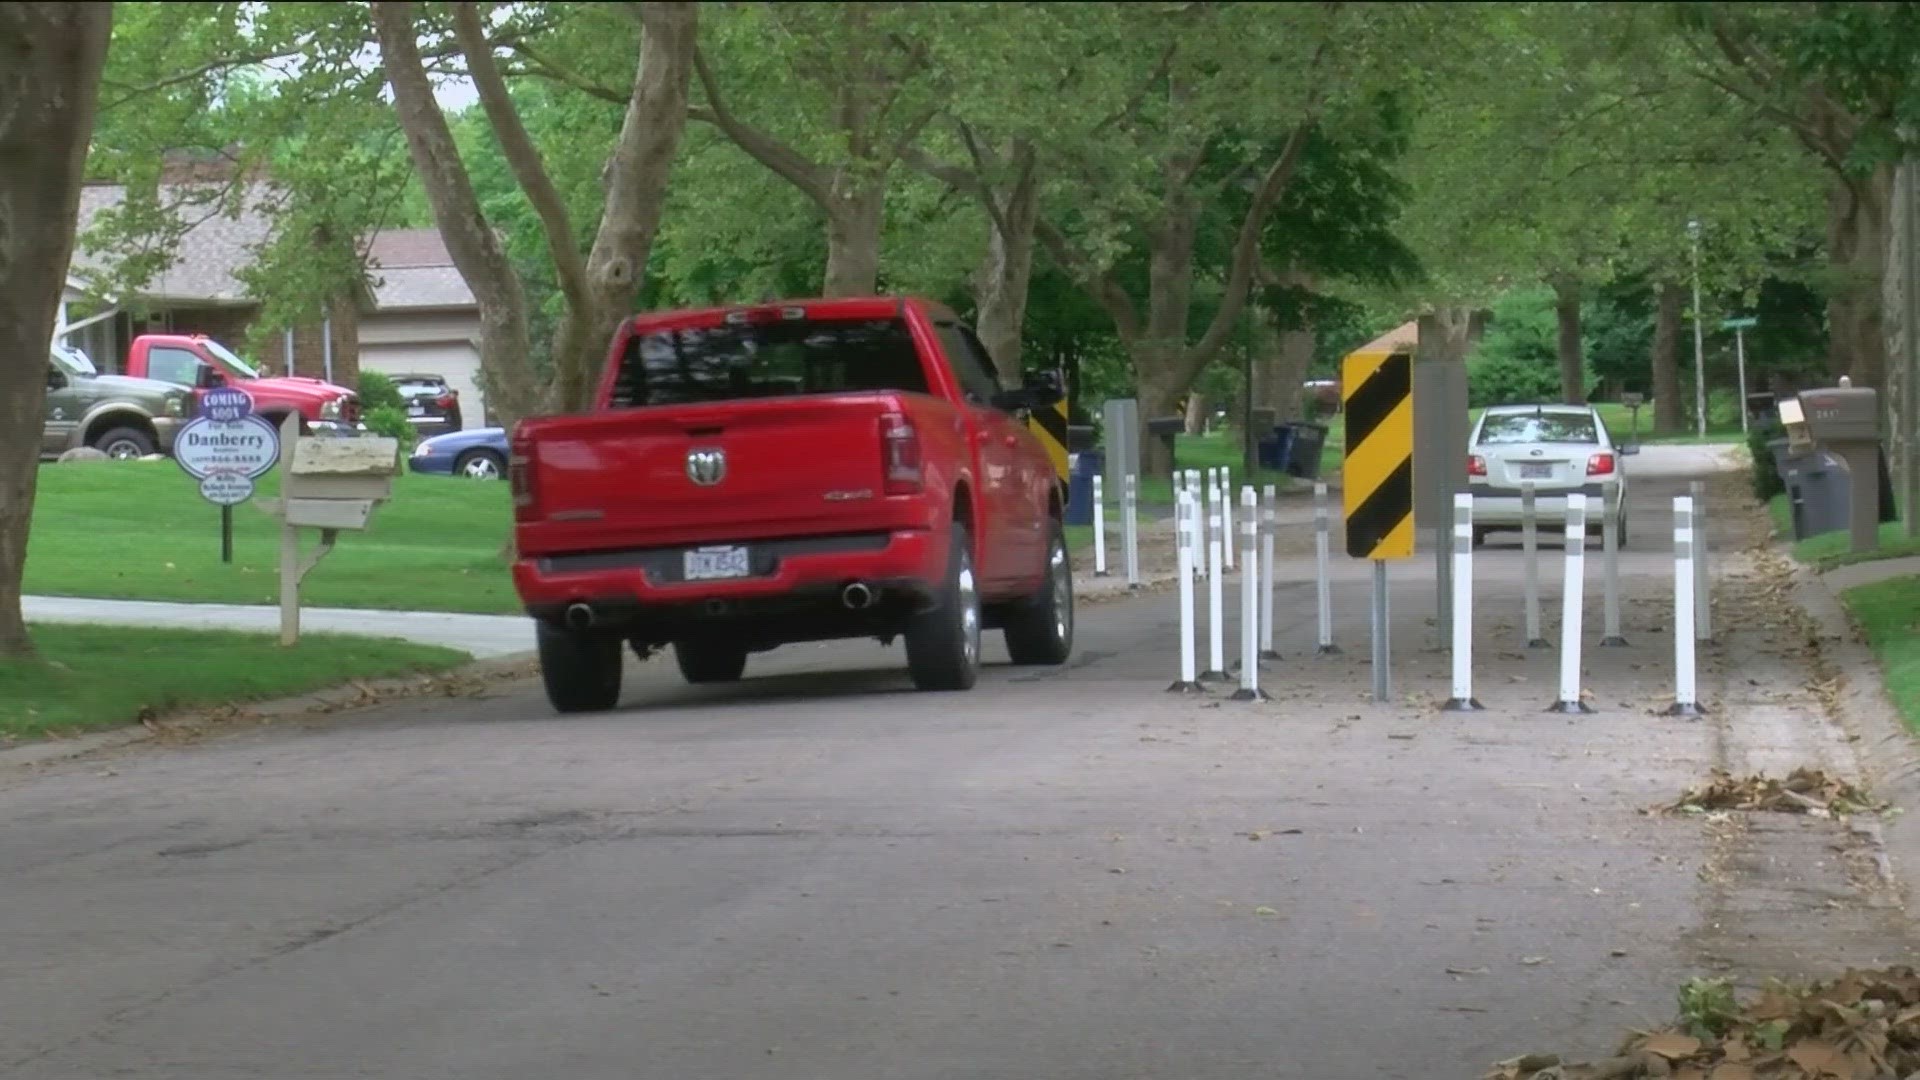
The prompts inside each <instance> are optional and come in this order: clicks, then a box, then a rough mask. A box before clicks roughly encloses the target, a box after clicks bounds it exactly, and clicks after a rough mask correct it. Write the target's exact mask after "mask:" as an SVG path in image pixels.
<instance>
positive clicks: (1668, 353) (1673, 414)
mask: <svg viewBox="0 0 1920 1080" xmlns="http://www.w3.org/2000/svg"><path fill="white" fill-rule="evenodd" d="M1686 302H1687V296H1686V290H1685V289H1684V288H1682V287H1681V286H1679V285H1677V284H1674V283H1673V282H1663V283H1662V284H1661V285H1660V290H1659V298H1658V300H1657V302H1656V304H1655V306H1654V313H1653V357H1652V361H1653V430H1654V431H1655V433H1657V434H1660V435H1679V434H1681V433H1682V432H1684V431H1685V429H1686V426H1687V413H1686V408H1685V407H1684V403H1683V401H1682V400H1681V396H1680V317H1681V313H1682V312H1683V311H1684V310H1685V308H1686Z"/></svg>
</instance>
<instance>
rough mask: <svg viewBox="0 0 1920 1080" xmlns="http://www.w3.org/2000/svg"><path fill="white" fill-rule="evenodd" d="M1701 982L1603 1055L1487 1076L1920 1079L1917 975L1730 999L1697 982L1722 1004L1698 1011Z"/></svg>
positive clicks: (1852, 977) (1893, 971)
mask: <svg viewBox="0 0 1920 1080" xmlns="http://www.w3.org/2000/svg"><path fill="white" fill-rule="evenodd" d="M1701 985H1702V984H1700V983H1698V982H1696V983H1694V984H1689V986H1688V988H1687V989H1686V990H1683V991H1682V995H1681V996H1682V1001H1683V1003H1686V1002H1688V1001H1689V1000H1691V1002H1692V1007H1690V1008H1687V1009H1683V1016H1682V1017H1681V1019H1680V1020H1678V1021H1677V1022H1676V1023H1675V1024H1674V1025H1673V1026H1671V1027H1669V1028H1667V1029H1665V1030H1662V1031H1656V1032H1635V1033H1634V1034H1633V1035H1632V1036H1630V1037H1629V1038H1628V1039H1627V1040H1626V1041H1625V1043H1623V1044H1622V1045H1621V1047H1620V1049H1619V1052H1618V1053H1617V1054H1616V1055H1615V1056H1614V1057H1611V1058H1607V1059H1605V1060H1603V1061H1595V1062H1585V1063H1580V1064H1563V1063H1562V1062H1561V1061H1560V1059H1559V1057H1558V1056H1556V1055H1552V1054H1529V1055H1526V1056H1524V1057H1517V1058H1512V1059H1510V1060H1507V1061H1503V1062H1500V1063H1499V1064H1497V1065H1495V1066H1494V1068H1493V1071H1492V1072H1489V1073H1487V1074H1486V1080H1635V1078H1639V1077H1672V1078H1673V1080H1881V1078H1882V1077H1888V1078H1893V1080H1899V1078H1902V1077H1910V1076H1913V1075H1915V1074H1916V1073H1920V973H1916V972H1915V971H1914V970H1913V969H1912V968H1905V967H1900V968H1889V969H1883V970H1877V971H1858V970H1853V971H1848V972H1847V973H1846V974H1845V975H1842V976H1840V977H1839V978H1838V979H1834V980H1832V981H1830V982H1823V983H1816V984H1813V985H1812V986H1807V987H1789V986H1784V985H1776V986H1774V987H1772V988H1770V989H1768V990H1767V991H1766V992H1764V993H1762V994H1761V995H1759V996H1758V997H1757V998H1755V999H1753V1000H1750V1001H1747V1002H1745V1003H1741V1002H1737V1001H1735V1000H1734V999H1733V997H1732V992H1731V991H1730V990H1728V989H1727V985H1726V983H1725V982H1724V981H1718V982H1715V983H1708V984H1704V985H1705V986H1706V988H1707V989H1708V990H1710V991H1716V992H1717V993H1718V994H1720V995H1724V1007H1715V1008H1706V1009H1702V1008H1701V1007H1700V1002H1701V1001H1702V996H1701V995H1700V992H1699V991H1700V988H1701Z"/></svg>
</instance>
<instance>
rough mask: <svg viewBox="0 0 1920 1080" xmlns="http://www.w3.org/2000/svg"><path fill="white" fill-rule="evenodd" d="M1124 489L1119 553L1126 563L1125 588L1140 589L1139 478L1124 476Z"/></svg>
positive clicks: (1121, 500) (1121, 503)
mask: <svg viewBox="0 0 1920 1080" xmlns="http://www.w3.org/2000/svg"><path fill="white" fill-rule="evenodd" d="M1124 484H1125V489H1124V490H1123V491H1122V493H1121V496H1120V513H1121V514H1122V515H1123V516H1122V517H1121V519H1120V543H1121V544H1122V545H1124V547H1125V550H1124V551H1123V552H1122V553H1121V554H1123V555H1124V556H1125V557H1126V562H1127V588H1129V589H1137V588H1139V587H1140V478H1139V477H1137V476H1135V475H1134V474H1132V473H1128V474H1127V475H1126V479H1125V481H1124Z"/></svg>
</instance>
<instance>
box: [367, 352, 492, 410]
mask: <svg viewBox="0 0 1920 1080" xmlns="http://www.w3.org/2000/svg"><path fill="white" fill-rule="evenodd" d="M360 366H361V368H363V369H364V370H367V371H377V372H379V373H381V374H382V375H438V376H440V377H441V378H443V379H445V380H447V385H448V386H451V387H453V389H454V390H455V391H457V392H458V393H459V394H460V424H461V426H462V427H466V428H480V427H486V426H487V420H486V399H485V398H483V397H481V395H480V387H479V385H478V384H476V383H475V382H474V381H473V377H474V375H475V374H476V373H478V372H479V370H480V354H479V353H478V352H476V351H475V350H474V348H473V346H471V345H466V344H450V345H416V344H407V345H402V344H397V343H396V344H390V345H389V344H374V343H369V342H364V341H363V342H361V344H360Z"/></svg>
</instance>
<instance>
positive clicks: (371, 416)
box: [360, 405, 420, 454]
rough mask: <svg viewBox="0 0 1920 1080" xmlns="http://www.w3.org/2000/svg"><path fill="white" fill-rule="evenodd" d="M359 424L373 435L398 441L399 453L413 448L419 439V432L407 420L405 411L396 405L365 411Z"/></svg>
mask: <svg viewBox="0 0 1920 1080" xmlns="http://www.w3.org/2000/svg"><path fill="white" fill-rule="evenodd" d="M360 422H361V423H363V424H365V425H367V430H368V431H369V432H371V433H373V434H375V435H385V436H386V437H387V438H389V439H398V440H399V442H400V451H401V453H403V454H404V453H405V452H406V451H408V450H410V449H412V448H413V444H414V443H415V442H416V441H417V440H418V439H419V434H420V433H419V432H418V431H415V430H414V427H413V424H412V423H411V422H410V421H408V420H407V410H406V409H404V408H402V407H401V406H398V405H381V406H379V407H377V408H372V409H367V410H365V411H364V412H362V413H361V414H360Z"/></svg>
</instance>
